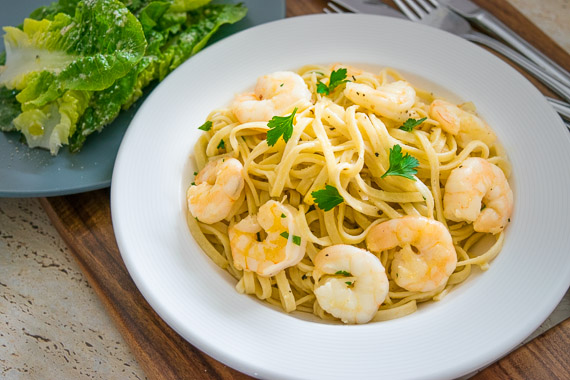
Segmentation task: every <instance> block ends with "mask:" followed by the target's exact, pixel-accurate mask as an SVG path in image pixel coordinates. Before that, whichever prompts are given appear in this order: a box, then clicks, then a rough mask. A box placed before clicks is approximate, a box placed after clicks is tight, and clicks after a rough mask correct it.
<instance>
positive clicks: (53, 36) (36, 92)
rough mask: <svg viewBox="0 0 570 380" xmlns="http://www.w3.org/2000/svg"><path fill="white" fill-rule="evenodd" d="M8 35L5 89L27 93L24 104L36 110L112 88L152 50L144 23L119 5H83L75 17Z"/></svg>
mask: <svg viewBox="0 0 570 380" xmlns="http://www.w3.org/2000/svg"><path fill="white" fill-rule="evenodd" d="M4 31H5V32H6V35H5V37H4V40H5V44H6V64H5V65H4V67H3V70H2V72H1V73H0V85H3V86H5V87H7V88H8V89H17V90H25V91H23V94H22V95H21V96H19V99H18V100H19V101H20V102H21V103H22V104H27V103H32V104H33V105H34V106H36V107H41V106H43V105H45V104H47V103H48V102H51V101H53V100H55V99H56V98H57V97H59V96H61V95H62V94H63V93H64V92H65V91H67V90H85V91H100V90H103V89H105V88H107V87H109V86H110V85H111V84H113V82H114V81H115V80H116V79H118V78H121V77H123V76H124V75H125V74H127V73H128V72H129V71H130V70H131V69H132V68H133V67H134V65H136V63H137V62H138V61H139V60H140V59H141V58H142V56H143V54H144V52H145V49H146V39H145V37H144V33H143V31H142V27H141V25H140V23H139V21H138V20H137V19H136V18H135V16H134V15H133V14H131V13H130V12H129V11H128V10H127V8H125V6H124V5H123V4H122V3H121V2H119V1H117V0H105V1H82V2H80V3H79V4H78V5H77V8H76V10H75V14H74V16H73V17H72V16H69V15H67V14H65V13H58V14H56V15H55V16H54V17H53V20H48V19H43V20H41V21H38V20H33V19H30V18H28V19H26V20H25V21H24V23H23V27H22V29H19V28H15V27H5V28H4ZM28 86H30V87H29V88H27V87H28Z"/></svg>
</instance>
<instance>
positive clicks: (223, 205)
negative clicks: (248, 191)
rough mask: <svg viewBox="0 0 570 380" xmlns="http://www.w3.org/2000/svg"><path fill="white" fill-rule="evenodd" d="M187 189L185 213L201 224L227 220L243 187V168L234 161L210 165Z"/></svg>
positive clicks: (218, 161)
mask: <svg viewBox="0 0 570 380" xmlns="http://www.w3.org/2000/svg"><path fill="white" fill-rule="evenodd" d="M194 183H195V185H192V186H190V187H189V188H188V191H187V192H186V199H187V201H188V210H189V211H190V213H191V214H192V216H193V217H195V218H198V220H199V221H200V222H203V223H207V224H212V223H216V222H219V221H220V220H222V219H224V218H226V217H227V216H228V215H229V213H230V211H231V209H232V206H233V205H234V203H235V202H236V201H237V199H238V198H239V197H240V195H241V192H242V190H243V187H244V179H243V165H242V164H241V162H240V161H239V160H237V159H235V158H225V159H219V160H216V161H211V162H209V163H208V164H207V165H206V166H204V168H203V169H202V170H201V171H200V173H198V175H196V179H195V180H194Z"/></svg>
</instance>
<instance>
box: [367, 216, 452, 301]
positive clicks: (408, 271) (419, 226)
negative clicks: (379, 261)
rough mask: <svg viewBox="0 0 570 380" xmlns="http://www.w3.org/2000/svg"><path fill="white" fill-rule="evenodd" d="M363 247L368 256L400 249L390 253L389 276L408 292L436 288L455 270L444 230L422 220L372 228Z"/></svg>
mask: <svg viewBox="0 0 570 380" xmlns="http://www.w3.org/2000/svg"><path fill="white" fill-rule="evenodd" d="M366 245H367V247H368V249H369V250H370V251H372V252H381V251H385V250H388V249H392V248H395V247H402V248H401V249H400V250H399V251H397V252H395V253H394V259H393V260H392V266H391V271H390V274H391V276H392V279H394V281H395V282H396V284H398V285H399V286H400V287H402V288H404V289H406V290H409V291H412V292H429V291H431V290H435V289H437V288H439V287H440V286H442V285H444V284H445V283H446V282H447V280H448V279H449V276H450V275H451V274H452V273H453V271H454V270H455V267H456V266H457V254H456V253H455V248H454V246H453V241H452V240H451V234H450V233H449V231H448V230H447V228H446V227H445V226H444V225H443V224H442V223H441V222H438V221H437V220H433V219H428V218H426V217H423V216H416V215H409V216H404V217H402V218H398V219H391V220H388V221H386V222H382V223H380V224H378V225H376V226H374V227H372V228H371V229H370V231H369V232H368V235H367V236H366Z"/></svg>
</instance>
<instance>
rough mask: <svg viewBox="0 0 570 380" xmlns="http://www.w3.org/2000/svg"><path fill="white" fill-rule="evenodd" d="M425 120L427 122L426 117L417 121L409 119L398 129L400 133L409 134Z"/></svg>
mask: <svg viewBox="0 0 570 380" xmlns="http://www.w3.org/2000/svg"><path fill="white" fill-rule="evenodd" d="M426 120H427V117H424V118H421V119H419V120H416V119H412V118H410V119H408V120H406V122H405V123H404V124H403V125H402V126H401V127H400V129H401V130H402V131H406V132H411V131H412V129H414V128H415V127H417V126H418V125H420V124H421V123H423V122H424V121H426Z"/></svg>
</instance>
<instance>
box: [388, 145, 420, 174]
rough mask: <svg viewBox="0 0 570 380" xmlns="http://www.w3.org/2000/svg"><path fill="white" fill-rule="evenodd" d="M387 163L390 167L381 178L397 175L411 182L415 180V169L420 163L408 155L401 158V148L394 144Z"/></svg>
mask: <svg viewBox="0 0 570 380" xmlns="http://www.w3.org/2000/svg"><path fill="white" fill-rule="evenodd" d="M389 161H390V167H389V168H388V170H387V171H386V173H384V174H383V175H382V177H381V178H384V177H386V176H387V175H397V176H400V177H404V178H408V179H411V180H412V181H415V180H416V179H415V178H414V177H413V175H414V174H416V173H417V172H418V171H417V170H416V169H415V168H416V167H418V165H419V164H420V163H419V161H418V160H417V159H416V158H415V157H413V156H410V155H409V154H408V153H406V155H405V156H402V147H401V146H400V145H397V144H396V145H394V147H393V148H390V157H389Z"/></svg>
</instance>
